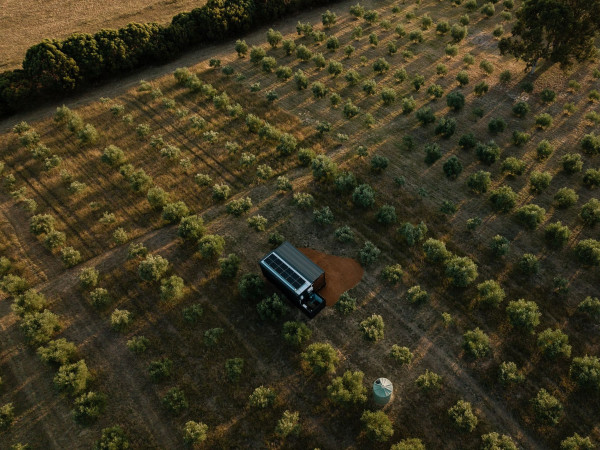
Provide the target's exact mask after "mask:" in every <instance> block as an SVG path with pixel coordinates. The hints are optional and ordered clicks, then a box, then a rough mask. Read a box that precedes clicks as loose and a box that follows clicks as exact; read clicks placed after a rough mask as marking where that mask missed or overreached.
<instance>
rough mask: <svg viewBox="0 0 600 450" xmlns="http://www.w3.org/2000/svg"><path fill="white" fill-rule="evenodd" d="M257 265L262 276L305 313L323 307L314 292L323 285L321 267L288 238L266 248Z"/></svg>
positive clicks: (315, 311)
mask: <svg viewBox="0 0 600 450" xmlns="http://www.w3.org/2000/svg"><path fill="white" fill-rule="evenodd" d="M259 265H260V270H261V271H262V273H263V275H264V276H265V278H267V279H268V280H269V281H270V282H271V283H273V284H274V285H275V286H277V287H278V288H279V289H280V290H281V291H282V292H283V293H284V294H285V296H286V297H287V298H288V299H289V300H290V301H292V302H293V303H294V304H295V305H296V306H297V307H298V308H300V310H302V312H304V313H305V314H306V315H307V316H308V317H314V316H316V315H317V313H318V312H319V311H321V310H322V309H323V308H324V307H325V299H324V298H323V297H321V296H320V295H319V294H318V293H317V292H318V291H319V289H322V288H323V287H324V286H325V271H324V270H323V269H321V268H320V267H319V266H317V265H316V264H315V263H314V262H312V261H311V260H310V259H309V258H308V257H306V256H305V255H304V254H303V253H302V252H300V251H299V250H298V249H297V248H295V247H294V246H293V245H292V244H290V243H289V242H287V241H286V242H284V243H283V244H281V245H280V246H279V247H277V248H276V249H275V250H273V251H271V252H269V253H268V254H267V255H266V256H265V257H264V258H262V259H261V260H260V263H259Z"/></svg>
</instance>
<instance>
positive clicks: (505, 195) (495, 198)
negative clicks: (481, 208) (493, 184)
mask: <svg viewBox="0 0 600 450" xmlns="http://www.w3.org/2000/svg"><path fill="white" fill-rule="evenodd" d="M489 199H490V202H491V203H492V207H493V208H494V209H495V210H497V211H500V212H508V211H510V210H511V209H512V208H513V207H514V206H515V204H516V202H517V194H516V193H515V192H514V191H513V190H512V188H511V187H510V186H500V187H499V188H498V189H494V190H493V191H491V193H490V196H489Z"/></svg>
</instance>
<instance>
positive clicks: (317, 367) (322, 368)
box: [301, 342, 339, 375]
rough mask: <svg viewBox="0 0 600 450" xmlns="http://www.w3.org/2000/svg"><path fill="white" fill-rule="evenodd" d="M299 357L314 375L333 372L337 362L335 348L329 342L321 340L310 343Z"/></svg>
mask: <svg viewBox="0 0 600 450" xmlns="http://www.w3.org/2000/svg"><path fill="white" fill-rule="evenodd" d="M301 357H302V360H303V361H304V362H305V363H306V364H307V366H308V368H310V370H311V371H312V372H313V373H314V374H316V375H324V374H326V373H333V372H335V368H336V366H337V365H338V364H339V358H338V356H337V352H336V350H335V349H334V348H333V347H332V346H331V345H330V344H327V343H323V342H315V343H314V344H310V345H309V346H308V347H307V348H306V351H304V352H303V353H302V354H301Z"/></svg>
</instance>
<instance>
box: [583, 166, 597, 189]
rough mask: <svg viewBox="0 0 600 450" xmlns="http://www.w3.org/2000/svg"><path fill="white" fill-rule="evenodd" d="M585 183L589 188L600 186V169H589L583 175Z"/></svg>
mask: <svg viewBox="0 0 600 450" xmlns="http://www.w3.org/2000/svg"><path fill="white" fill-rule="evenodd" d="M583 184H584V186H586V187H588V188H589V189H593V188H595V187H598V186H600V169H588V170H586V171H585V174H584V175H583Z"/></svg>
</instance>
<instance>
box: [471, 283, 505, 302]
mask: <svg viewBox="0 0 600 450" xmlns="http://www.w3.org/2000/svg"><path fill="white" fill-rule="evenodd" d="M505 297H506V294H505V292H504V289H502V287H501V286H500V284H499V283H498V282H497V281H495V280H487V281H484V282H483V283H479V284H478V285H477V303H478V304H480V305H483V306H485V307H488V308H498V306H500V303H502V301H503V300H504V298H505Z"/></svg>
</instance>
